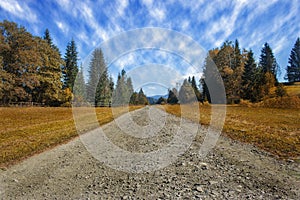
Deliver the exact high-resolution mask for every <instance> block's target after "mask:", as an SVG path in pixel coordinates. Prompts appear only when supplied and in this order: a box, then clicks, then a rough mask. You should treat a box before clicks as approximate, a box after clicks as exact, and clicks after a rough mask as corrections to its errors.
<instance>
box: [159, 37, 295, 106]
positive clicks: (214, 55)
mask: <svg viewBox="0 0 300 200" xmlns="http://www.w3.org/2000/svg"><path fill="white" fill-rule="evenodd" d="M215 68H217V70H215ZM278 70H279V66H278V64H277V62H276V58H275V56H274V54H273V51H272V48H271V47H270V45H269V44H268V43H265V44H264V45H263V47H262V49H261V54H260V57H259V61H258V62H257V61H256V60H255V58H254V53H253V51H252V50H251V49H250V50H246V49H243V50H241V49H240V47H239V42H238V40H235V42H232V41H226V42H224V43H223V45H222V46H221V47H220V48H215V49H212V50H210V51H209V53H208V55H207V57H206V59H205V63H204V70H203V75H202V77H201V79H200V80H199V83H200V84H199V85H197V84H196V83H195V77H194V76H193V77H192V78H190V77H189V78H188V79H185V80H184V81H183V84H182V86H181V87H180V90H179V92H178V91H177V90H176V88H173V89H171V90H169V94H168V98H167V99H165V100H164V99H159V102H158V103H161V102H162V103H164V102H166V103H170V104H174V103H177V102H182V103H185V102H191V101H192V99H193V98H194V99H197V100H198V101H201V102H203V101H208V102H211V97H210V93H209V89H208V86H207V85H206V82H207V81H208V80H213V81H214V83H215V84H221V82H223V84H224V87H225V91H226V99H227V103H239V102H240V100H241V99H244V100H249V101H251V102H259V101H261V100H263V99H266V98H270V97H274V96H284V95H286V91H285V89H284V87H283V84H281V83H279V81H278V78H277V75H278ZM218 75H220V76H221V78H222V79H220V78H219V76H218ZM285 79H286V80H287V81H288V82H289V83H293V82H297V81H300V39H299V38H297V40H296V43H295V45H294V47H293V48H292V50H291V53H290V57H289V60H288V65H287V67H286V77H285Z"/></svg>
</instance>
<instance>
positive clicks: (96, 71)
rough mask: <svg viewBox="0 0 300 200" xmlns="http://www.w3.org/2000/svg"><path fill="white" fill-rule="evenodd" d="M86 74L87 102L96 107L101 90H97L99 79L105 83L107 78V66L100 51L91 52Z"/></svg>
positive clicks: (99, 85)
mask: <svg viewBox="0 0 300 200" xmlns="http://www.w3.org/2000/svg"><path fill="white" fill-rule="evenodd" d="M88 72H89V79H88V84H87V100H88V101H89V102H90V103H92V104H95V105H97V102H100V99H99V98H100V96H99V92H100V91H101V89H99V87H101V85H102V84H101V83H99V82H100V78H101V81H106V80H105V79H106V77H107V66H106V64H105V60H104V55H103V53H102V50H101V49H98V48H97V49H95V50H94V51H93V54H92V58H91V61H90V63H89V71H88ZM103 74H104V75H103ZM102 75H103V76H102ZM96 97H97V98H96Z"/></svg>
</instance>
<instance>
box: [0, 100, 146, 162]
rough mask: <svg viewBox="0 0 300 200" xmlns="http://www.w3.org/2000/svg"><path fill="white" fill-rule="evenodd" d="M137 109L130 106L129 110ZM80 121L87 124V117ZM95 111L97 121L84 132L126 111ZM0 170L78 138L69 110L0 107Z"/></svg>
mask: <svg viewBox="0 0 300 200" xmlns="http://www.w3.org/2000/svg"><path fill="white" fill-rule="evenodd" d="M139 108H141V106H131V107H130V110H135V109H139ZM80 109H82V113H83V114H81V116H80V117H81V120H85V121H87V122H89V121H90V120H89V118H90V115H88V114H87V115H84V113H85V112H84V111H85V110H86V112H87V111H89V110H90V109H91V108H80ZM113 109H114V110H113V112H112V108H106V107H103V108H96V109H95V110H96V115H97V119H98V122H96V123H95V122H92V123H87V124H86V127H85V129H84V130H81V131H88V130H91V129H93V128H96V127H97V126H98V125H99V124H100V125H103V124H106V123H108V122H110V121H112V120H113V119H114V118H115V117H117V116H120V115H121V114H124V113H125V112H127V111H128V110H127V108H126V107H117V108H113ZM0 119H1V120H0V152H1V153H0V167H3V166H7V165H10V164H13V163H15V162H16V161H19V160H21V159H24V158H26V157H28V156H30V155H33V154H35V153H39V152H42V151H44V150H45V149H47V148H51V147H54V146H56V145H58V144H61V143H64V142H66V141H69V140H70V139H72V138H74V137H76V136H78V133H77V131H76V128H75V124H74V119H73V114H72V108H59V107H58V108H52V107H27V108H16V107H0Z"/></svg>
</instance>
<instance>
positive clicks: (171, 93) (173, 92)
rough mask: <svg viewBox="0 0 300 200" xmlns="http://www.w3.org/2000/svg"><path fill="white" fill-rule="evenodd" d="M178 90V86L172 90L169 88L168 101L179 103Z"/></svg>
mask: <svg viewBox="0 0 300 200" xmlns="http://www.w3.org/2000/svg"><path fill="white" fill-rule="evenodd" d="M177 95H178V92H177V90H176V88H173V89H172V90H169V94H168V99H167V103H169V104H177V103H178V98H177Z"/></svg>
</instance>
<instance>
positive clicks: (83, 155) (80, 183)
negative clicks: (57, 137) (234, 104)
mask: <svg viewBox="0 0 300 200" xmlns="http://www.w3.org/2000/svg"><path fill="white" fill-rule="evenodd" d="M149 113H150V114H149ZM153 116H154V117H153ZM130 117H131V118H132V119H133V121H134V122H135V123H136V124H137V125H139V126H141V127H148V129H146V130H147V131H148V132H149V134H153V135H151V137H147V135H145V132H144V133H142V134H141V135H140V136H142V138H137V137H135V136H134V135H132V134H128V133H127V132H128V130H129V131H130V130H132V131H133V132H134V133H133V134H138V131H136V130H137V129H136V127H132V126H133V124H132V121H131V122H129V121H130V120H128V119H129V118H130ZM153 121H154V122H153ZM158 122H163V123H158ZM180 122H181V119H180V118H178V117H175V116H172V115H169V114H166V113H164V112H163V111H161V110H159V109H156V108H153V107H151V108H150V107H146V108H144V109H141V110H137V111H134V112H131V113H130V114H126V115H124V116H122V117H121V118H119V119H118V120H117V123H116V122H111V123H109V124H106V125H105V126H103V127H102V129H101V130H103V132H104V133H105V135H106V136H107V138H109V140H110V141H112V142H113V143H114V144H115V145H117V146H118V147H120V148H121V149H124V150H126V151H127V152H129V153H130V152H133V153H134V152H139V153H145V154H147V153H149V152H152V151H158V150H159V149H162V148H163V147H164V146H166V145H167V144H169V143H170V142H171V141H172V139H173V138H174V135H176V131H175V130H179V129H178V128H180V127H181V128H182V127H183V126H181V124H180ZM153 123H154V125H153ZM155 123H157V125H155ZM162 124H163V126H162ZM186 124H187V125H188V124H190V125H191V126H193V127H195V126H196V127H197V128H199V129H198V131H197V132H196V137H195V138H193V140H192V144H191V145H190V146H189V148H188V150H187V151H184V152H183V154H182V155H180V156H179V157H178V158H177V159H176V160H175V161H174V162H173V163H170V164H169V165H167V166H165V167H163V168H160V167H161V166H160V167H159V166H157V168H158V169H157V170H154V171H153V170H150V171H146V172H141V171H138V170H137V171H136V172H139V173H136V172H135V171H131V172H128V171H126V169H125V168H122V167H121V168H120V169H115V168H116V167H111V166H110V165H108V164H107V163H106V161H103V160H101V159H96V158H94V157H93V156H92V154H91V153H90V152H89V151H88V150H87V149H89V148H90V147H86V146H85V145H84V144H83V142H82V141H83V140H82V139H81V138H83V137H84V138H85V139H87V140H89V141H92V140H95V135H94V133H95V131H96V130H94V131H91V132H89V133H86V134H85V135H84V136H81V137H78V138H75V139H74V140H72V141H71V142H69V143H67V144H63V145H61V146H58V147H56V148H54V149H52V150H49V151H46V152H44V153H41V154H38V155H35V156H33V157H31V158H29V159H27V160H25V161H23V162H21V163H19V164H16V165H14V166H12V167H10V168H8V169H2V170H1V171H0V173H1V174H0V175H1V176H0V178H1V180H0V197H1V199H300V166H299V163H296V162H292V161H290V162H286V161H279V160H276V159H275V158H273V157H272V156H270V155H268V153H266V152H263V151H261V150H258V149H257V148H255V147H253V146H251V145H246V144H241V143H239V142H236V141H232V140H230V139H228V138H225V137H222V136H221V137H220V138H219V140H218V143H217V145H216V146H215V148H214V149H212V150H211V151H210V152H209V154H208V155H207V156H206V157H205V158H200V156H199V149H200V146H201V145H202V142H203V139H204V136H205V135H206V133H207V128H206V127H201V126H200V125H198V124H194V123H192V122H187V123H186ZM151 126H152V128H153V129H155V131H156V132H157V133H156V134H154V132H153V133H152V132H151V131H149V130H151ZM120 127H121V128H120ZM126 127H127V128H126ZM157 127H158V128H157ZM149 128H150V129H149ZM184 128H185V130H184V131H183V133H184V134H189V132H190V131H193V130H194V129H188V128H187V127H184ZM125 129H126V130H125ZM134 130H135V131H134ZM88 138H90V139H88ZM183 139H184V138H183ZM183 148H184V147H183ZM99 149H100V150H99V151H97V152H98V153H101V151H103V153H105V148H102V147H99ZM106 150H107V149H106ZM101 155H102V154H101ZM108 155H109V154H108ZM119 156H121V157H122V155H119ZM170 157H172V156H171V155H170ZM122 158H123V159H124V158H125V160H126V156H124V157H122ZM120 159H121V158H120ZM145 159H147V157H145ZM159 159H160V158H158V160H159ZM163 159H165V158H163ZM145 163H146V162H145ZM145 163H143V164H145ZM146 164H147V163H146ZM133 165H137V163H136V162H134V161H133V162H131V167H133V168H132V169H135V168H134V167H135V166H133ZM144 167H145V166H144ZM124 169H125V170H124ZM137 169H138V168H137ZM149 169H152V168H149Z"/></svg>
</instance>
